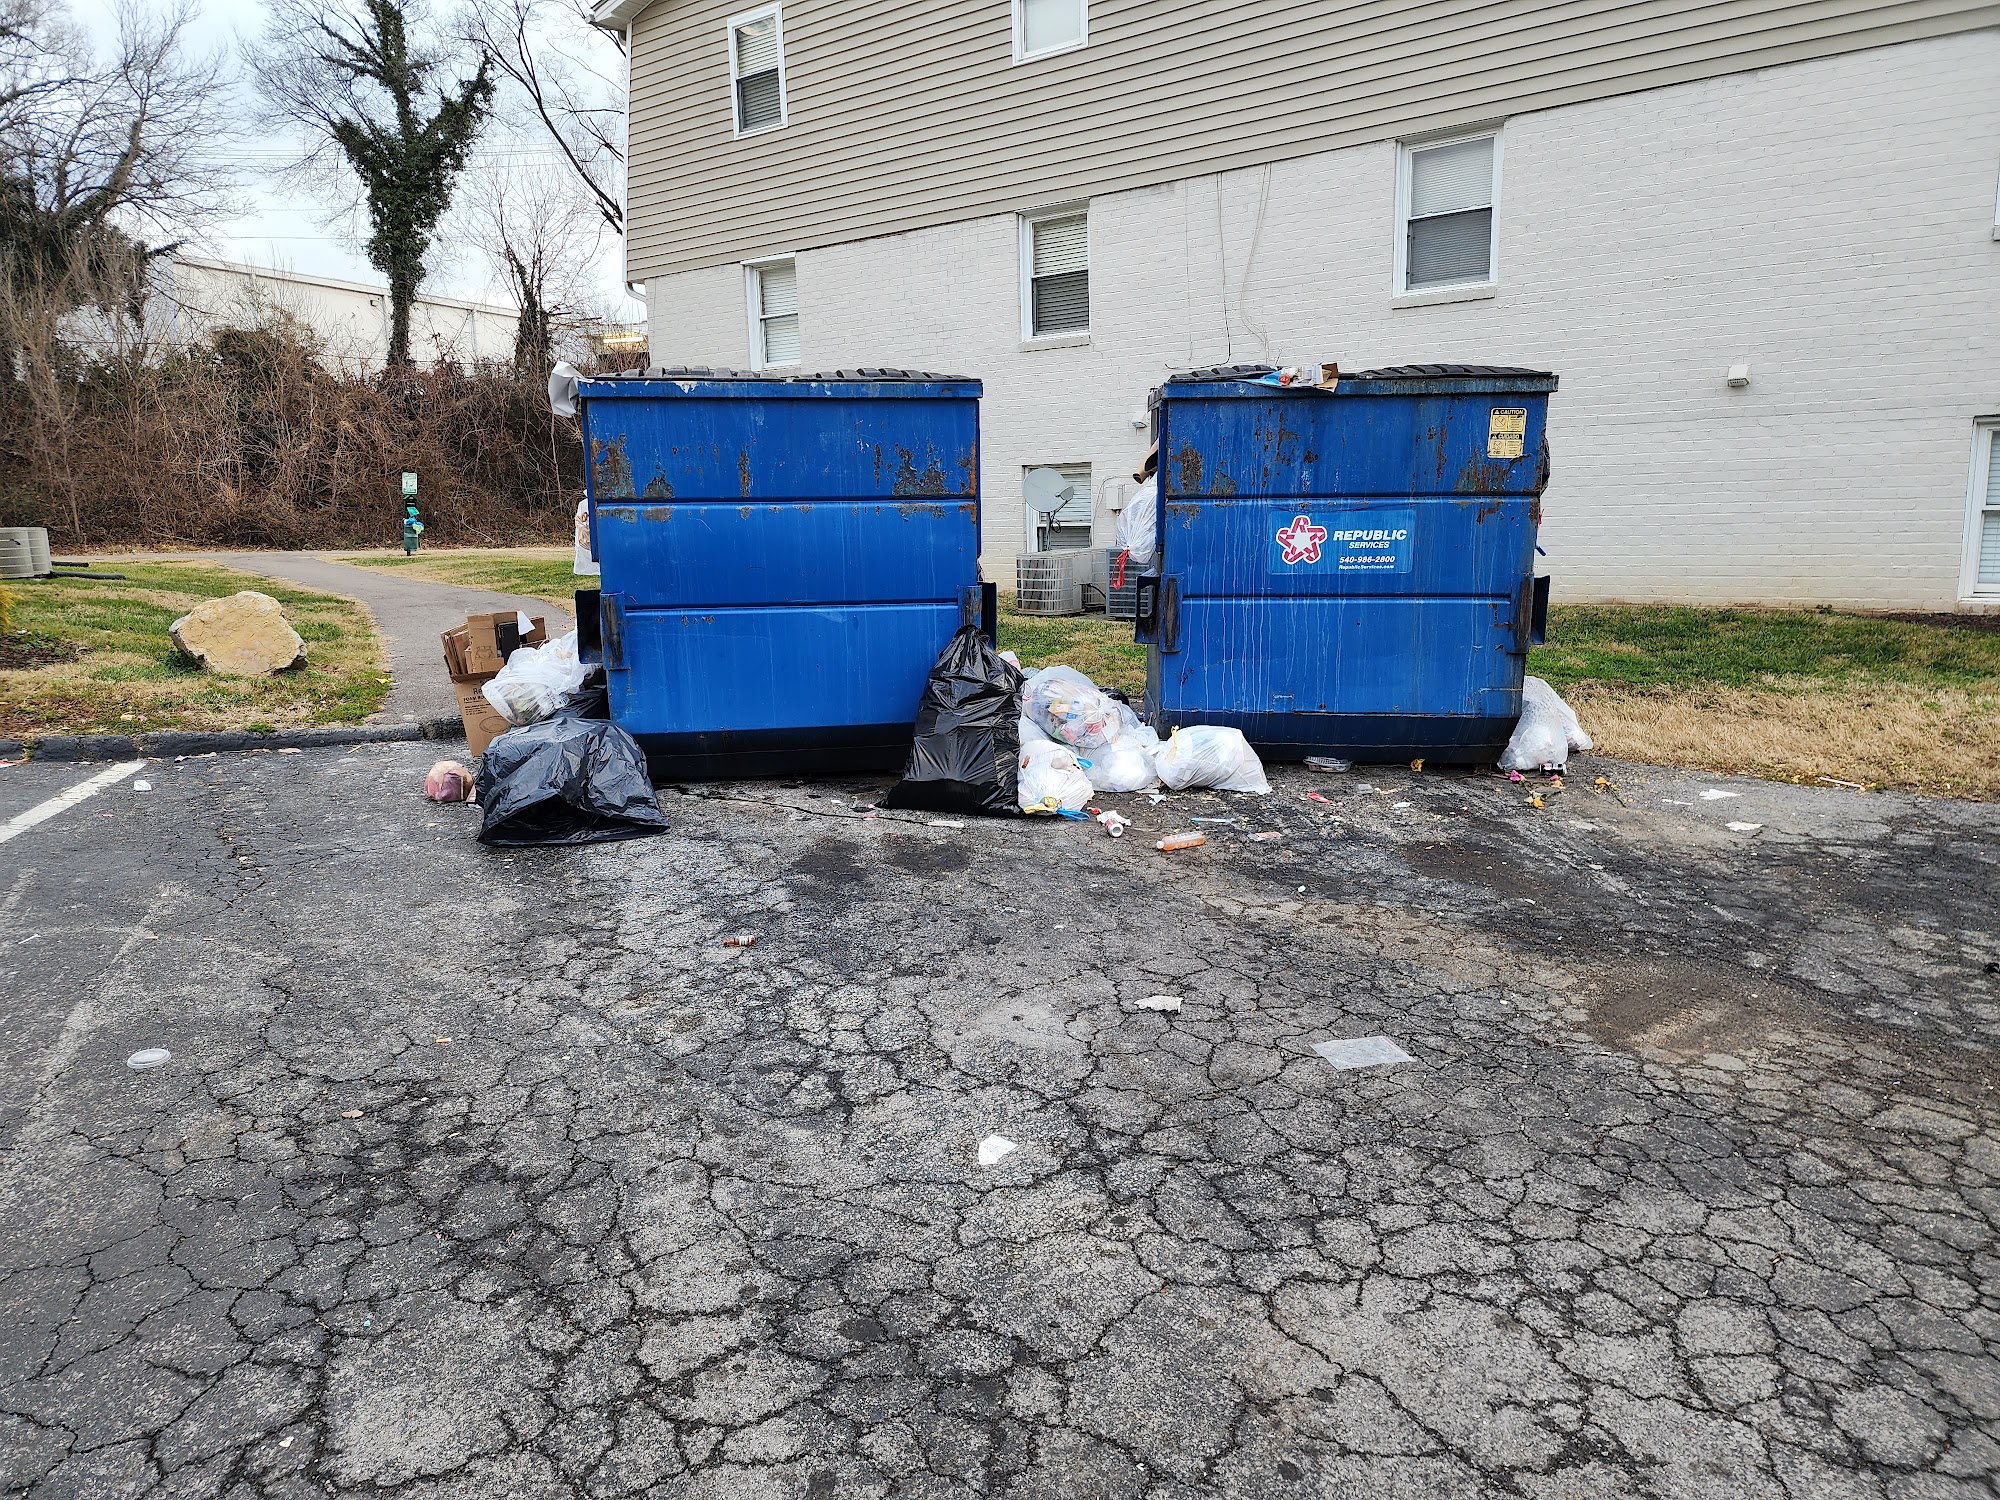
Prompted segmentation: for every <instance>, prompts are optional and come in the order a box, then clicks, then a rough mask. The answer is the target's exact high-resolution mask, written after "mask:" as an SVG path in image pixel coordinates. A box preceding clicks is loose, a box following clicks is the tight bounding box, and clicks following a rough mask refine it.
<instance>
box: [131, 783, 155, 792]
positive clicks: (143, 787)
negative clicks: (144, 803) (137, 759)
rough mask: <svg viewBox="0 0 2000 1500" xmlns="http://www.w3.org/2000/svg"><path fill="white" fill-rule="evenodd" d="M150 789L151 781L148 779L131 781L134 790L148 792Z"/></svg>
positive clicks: (151, 787)
mask: <svg viewBox="0 0 2000 1500" xmlns="http://www.w3.org/2000/svg"><path fill="white" fill-rule="evenodd" d="M152 789H153V783H152V782H150V781H135V782H133V783H132V790H133V791H135V792H150V791H151V790H152Z"/></svg>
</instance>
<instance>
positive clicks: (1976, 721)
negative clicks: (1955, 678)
mask: <svg viewBox="0 0 2000 1500" xmlns="http://www.w3.org/2000/svg"><path fill="white" fill-rule="evenodd" d="M1562 691H1563V696H1564V697H1565V698H1567V699H1568V700H1569V703H1570V705H1571V706H1572V707H1573V708H1575V709H1576V712H1577V716H1578V717H1579V718H1580V719H1581V720H1582V721H1583V727H1584V728H1585V729H1587V730H1588V731H1589V732H1590V735H1591V737H1592V738H1593V739H1595V740H1596V741H1597V748H1598V749H1599V750H1600V751H1602V752H1603V753H1604V754H1606V755H1613V756H1617V757H1619V758H1621V759H1629V760H1642V761H1650V762H1652V763H1654V764H1655V765H1666V766H1685V767H1690V768H1693V769H1698V770H1708V771H1719V772H1733V773H1739V774H1743V775H1749V776H1766V777H1771V778H1773V779H1775V780H1780V781H1795V782H1800V783H1802V784H1805V785H1808V786H1814V785H1823V784H1824V780H1823V779H1824V778H1831V779H1834V780H1838V781H1851V782H1858V783H1859V784H1861V785H1863V786H1868V787H1877V788H1886V787H1894V788H1899V789H1903V790H1908V791H1917V792H1928V793H1933V794H1938V795H1943V796H1949V797H1968V798H1975V799H1979V800H1989V799H2000V695H1996V694H1995V693H1991V692H1987V693H1980V692H1975V691H1968V690H1966V689H1963V688H1955V687H1918V686H1915V685H1911V684H1906V683H1874V684H1852V685H1848V686H1844V687H1819V688H1813V689H1807V690H1801V691H1796V692H1767V691H1761V690H1758V689H1756V688H1741V687H1728V688H1650V689H1649V688H1634V687H1627V686H1621V685H1617V684H1610V683H1590V682H1578V683H1571V684H1568V685H1567V686H1565V687H1564V688H1563V690H1562Z"/></svg>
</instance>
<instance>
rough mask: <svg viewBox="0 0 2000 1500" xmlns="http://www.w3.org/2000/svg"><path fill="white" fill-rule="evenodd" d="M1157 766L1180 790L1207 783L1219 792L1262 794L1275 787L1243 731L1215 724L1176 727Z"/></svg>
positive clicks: (1155, 766)
mask: <svg viewBox="0 0 2000 1500" xmlns="http://www.w3.org/2000/svg"><path fill="white" fill-rule="evenodd" d="M1153 768H1154V769H1155V770H1157V771H1158V772H1159V773H1160V780H1162V781H1164V782H1165V783H1166V784H1167V785H1168V786H1169V787H1171V788H1173V789H1174V790H1175V791H1177V792H1180V791H1185V790H1187V789H1188V788H1189V787H1194V786H1207V787H1214V788H1215V789H1216V790H1217V791H1219V792H1256V793H1258V794H1259V795H1260V796H1261V795H1263V794H1265V793H1268V792H1269V791H1270V790H1271V783H1270V781H1269V780H1267V779H1266V777H1265V775H1264V763H1263V762H1262V761H1260V760H1259V759H1257V752H1256V751H1255V750H1252V749H1251V748H1250V742H1249V741H1248V740H1246V739H1244V738H1243V731H1242V730H1240V729H1225V728H1223V727H1221V726H1219V725H1214V724H1195V725H1191V726H1190V727H1188V728H1186V729H1176V730H1175V731H1174V732H1173V733H1172V734H1170V735H1169V736H1167V742H1166V743H1165V744H1164V745H1162V746H1160V749H1159V752H1158V754H1156V755H1155V756H1154V757H1153Z"/></svg>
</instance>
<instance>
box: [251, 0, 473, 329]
mask: <svg viewBox="0 0 2000 1500" xmlns="http://www.w3.org/2000/svg"><path fill="white" fill-rule="evenodd" d="M270 11H271V19H270V24H269V26H268V27H267V29H266V31H265V34H264V41H263V45H262V47H261V49H259V50H258V51H257V52H256V53H255V54H254V55H253V62H254V66H255V68H256V71H257V76H258V86H259V88H260V89H261V91H262V92H263V95H264V98H265V99H266V101H267V102H268V103H269V105H270V106H271V109H272V111H273V112H274V113H275V114H276V115H278V116H279V117H280V118H281V119H284V120H288V121H290V122H291V123H292V124H294V125H297V126H300V127H303V128H304V130H305V131H306V133H307V136H308V138H309V139H310V140H311V141H312V143H313V145H312V148H311V150H310V152H309V154H308V156H307V158H306V163H305V165H306V166H307V167H308V169H310V168H311V167H312V166H314V165H320V166H324V165H325V163H326V161H327V159H328V158H329V157H337V158H338V159H340V160H342V161H344V162H345V164H346V165H347V167H348V168H349V169H351V170H352V172H353V174H354V177H355V178H356V179H358V180H359V183H360V186H361V191H362V194H363V197H364V199H365V201H366V204H367V209H368V227H369V235H368V242H367V251H368V259H369V263H370V264H372V265H373V266H374V267H375V269H376V270H378V271H380V272H381V273H382V274H383V275H384V276H386V277H388V278H389V308H390V324H389V363H390V364H391V365H407V364H409V362H410V307H411V305H412V304H413V303H414V302H415V301H416V296H417V290H418V288H420V287H421V286H422V285H423V280H424V270H425V267H424V259H425V256H426V255H427V254H428V253H429V251H430V248H431V241H432V238H433V236H434V235H435V234H436V232H437V228H438V224H439V222H440V221H441V220H442V219H443V218H444V216H445V212H446V210H448V209H449V208H450V207H451V198H452V192H453V190H454V188H455V187H456V186H457V183H458V178H459V174H460V173H461V172H463V171H464V169H465V163H466V158H467V155H468V154H469V153H470V151H471V149H472V145H473V142H474V141H475V140H476V139H477V138H478V135H479V132H480V129H481V127H482V126H483V125H484V124H485V121H486V116H487V113H488V112H489V110H490V109H491V107H492V103H493V92H494V84H493V77H492V71H493V59H492V58H491V57H490V56H489V55H487V54H485V53H480V54H479V55H478V58H477V61H476V63H475V64H474V65H473V67H472V70H471V72H470V74H469V75H466V76H458V77H453V76H451V75H452V74H453V73H454V72H456V69H454V68H453V67H452V63H453V62H454V59H453V57H452V56H451V48H450V47H449V46H448V45H447V42H446V39H445V38H444V37H443V36H442V35H440V34H439V33H437V32H436V30H435V29H434V28H431V27H428V26H427V25H426V23H427V21H428V19H429V17H428V9H427V7H426V6H425V5H423V4H422V3H421V0H272V4H271V7H270ZM411 22H414V23H416V29H417V33H418V35H417V39H416V40H415V41H412V39H411V26H410V24H409V23H411ZM440 76H442V77H443V80H444V81H442V82H434V80H437V79H439V78H440Z"/></svg>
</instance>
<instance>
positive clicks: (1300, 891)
mask: <svg viewBox="0 0 2000 1500" xmlns="http://www.w3.org/2000/svg"><path fill="white" fill-rule="evenodd" d="M1305 893H1306V888H1305V887H1304V886H1300V887H1299V894H1300V895H1301V896H1303V895H1304V894H1305Z"/></svg>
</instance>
